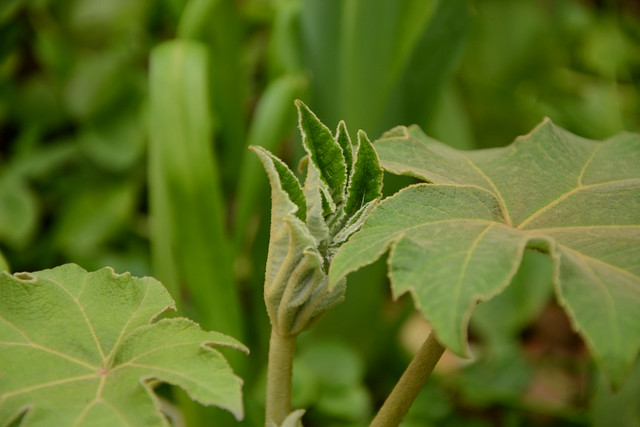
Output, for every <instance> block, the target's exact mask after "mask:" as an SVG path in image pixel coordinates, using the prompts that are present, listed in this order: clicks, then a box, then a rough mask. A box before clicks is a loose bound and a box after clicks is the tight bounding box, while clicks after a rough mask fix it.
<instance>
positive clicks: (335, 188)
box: [296, 101, 347, 203]
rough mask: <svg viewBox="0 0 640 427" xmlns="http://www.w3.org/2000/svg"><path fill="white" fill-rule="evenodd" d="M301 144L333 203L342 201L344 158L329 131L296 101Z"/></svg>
mask: <svg viewBox="0 0 640 427" xmlns="http://www.w3.org/2000/svg"><path fill="white" fill-rule="evenodd" d="M296 106H297V107H298V114H299V117H300V131H301V132H302V144H303V145H304V148H305V150H306V151H307V153H308V154H309V158H310V163H311V164H313V165H314V166H315V167H316V168H317V169H318V171H319V172H320V177H321V180H322V181H323V182H324V183H325V184H326V185H327V187H328V190H329V193H330V194H329V195H330V196H331V199H332V201H333V202H334V203H339V202H340V201H342V198H343V195H344V189H345V185H346V182H347V169H346V164H345V157H344V155H343V153H342V148H341V147H340V144H339V143H338V141H336V140H335V139H334V138H333V135H332V134H331V131H330V130H329V128H327V127H326V126H325V125H324V124H323V123H322V122H321V121H320V120H319V119H318V117H316V115H315V114H313V112H311V110H309V108H308V107H307V106H306V105H304V104H303V103H302V102H300V101H297V102H296Z"/></svg>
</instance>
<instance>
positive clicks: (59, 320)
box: [0, 264, 246, 426]
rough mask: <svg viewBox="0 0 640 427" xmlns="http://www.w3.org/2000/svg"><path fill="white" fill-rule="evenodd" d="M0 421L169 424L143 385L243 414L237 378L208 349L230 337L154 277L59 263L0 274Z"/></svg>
mask: <svg viewBox="0 0 640 427" xmlns="http://www.w3.org/2000/svg"><path fill="white" fill-rule="evenodd" d="M0 301H1V303H0V354H1V355H2V357H0V424H1V425H6V424H8V423H9V422H10V421H11V420H15V419H17V418H19V417H20V416H21V415H23V414H24V416H23V417H22V420H21V425H24V426H31V425H50V426H54V425H56V426H57V425H60V426H62V425H136V426H155V425H168V422H167V420H166V418H165V417H164V416H163V415H162V413H161V412H160V410H159V409H158V404H159V403H158V399H157V398H156V397H155V395H154V394H153V391H152V382H157V381H160V382H166V383H170V384H174V385H178V386H180V387H182V388H183V389H185V390H186V391H187V393H188V394H189V395H190V396H191V397H192V398H193V399H194V400H197V401H198V402H200V403H202V404H204V405H216V406H220V407H222V408H225V409H227V410H229V411H231V412H232V413H233V414H234V415H235V416H236V418H238V419H241V418H242V414H243V409H242V398H241V390H240V388H241V380H240V379H239V378H238V377H236V376H235V375H234V374H233V372H232V370H231V367H230V366H229V365H228V363H227V362H226V360H225V359H224V357H223V356H222V355H221V354H220V353H219V352H218V351H217V350H215V349H214V348H212V346H213V345H217V346H226V347H233V348H236V349H239V350H243V351H246V348H245V347H244V346H243V345H242V344H240V343H239V342H238V341H236V340H235V339H233V338H231V337H228V336H226V335H223V334H220V333H217V332H206V331H204V330H202V329H201V328H200V327H199V326H198V325H197V324H195V323H194V322H192V321H190V320H188V319H184V318H171V319H164V320H160V321H158V322H156V323H150V322H151V321H152V320H153V319H154V318H155V317H156V316H158V315H159V314H160V313H162V312H163V311H165V310H167V309H172V308H174V303H173V300H172V299H171V297H170V296H169V294H168V293H167V291H166V290H165V288H164V287H163V286H162V284H160V282H158V281H157V280H155V279H153V278H149V277H146V278H142V279H141V278H136V277H132V276H131V275H129V274H122V275H118V274H115V273H114V272H113V270H112V269H110V268H104V269H101V270H98V271H95V272H91V273H87V272H86V271H85V270H83V269H82V268H80V267H79V266H77V265H75V264H66V265H63V266H60V267H57V268H54V269H51V270H43V271H39V272H35V273H18V274H16V275H13V276H11V275H9V274H7V273H2V274H1V276H0Z"/></svg>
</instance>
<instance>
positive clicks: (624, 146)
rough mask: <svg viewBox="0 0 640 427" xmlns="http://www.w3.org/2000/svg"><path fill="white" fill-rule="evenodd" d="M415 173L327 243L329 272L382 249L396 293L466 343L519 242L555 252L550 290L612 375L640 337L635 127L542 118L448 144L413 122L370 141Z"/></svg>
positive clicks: (625, 365)
mask: <svg viewBox="0 0 640 427" xmlns="http://www.w3.org/2000/svg"><path fill="white" fill-rule="evenodd" d="M375 148H376V151H377V152H378V155H379V156H380V159H381V161H382V165H383V167H385V168H386V169H387V170H389V171H391V172H394V173H400V174H406V175H411V176H415V177H418V178H421V179H423V180H425V181H428V182H431V183H434V184H417V185H414V186H410V187H408V188H406V189H403V190H401V191H400V192H398V193H397V194H396V195H395V196H393V197H390V198H388V199H386V200H384V201H383V202H381V203H380V204H379V205H378V207H377V208H376V209H375V210H374V211H373V212H372V214H371V215H370V216H369V217H368V219H367V220H366V221H365V224H364V226H363V228H362V230H361V231H360V232H358V233H356V234H355V235H354V236H353V237H352V239H351V240H350V241H349V242H347V243H346V244H345V245H343V246H342V248H341V249H340V250H339V251H338V253H337V254H336V256H335V258H334V260H333V263H332V267H331V271H330V278H331V281H332V283H333V282H337V281H338V280H341V279H342V278H343V277H344V276H345V275H346V274H348V273H349V272H351V271H353V270H355V269H357V268H359V267H360V266H362V265H365V264H368V263H371V262H373V261H374V260H375V259H377V258H378V257H380V256H381V255H382V254H383V253H384V252H386V251H387V250H388V249H389V248H390V249H391V254H390V261H389V268H390V276H391V281H392V289H393V292H394V295H395V296H398V295H400V294H402V293H405V292H410V293H411V294H412V295H413V296H414V299H415V301H416V305H417V306H418V307H419V308H420V309H421V310H422V311H423V312H424V314H425V316H426V317H427V318H429V319H430V321H431V322H432V323H433V325H434V328H435V330H436V331H437V333H438V337H439V339H440V340H441V341H442V342H443V343H444V344H445V345H447V346H448V347H450V348H451V349H452V350H454V351H455V352H457V353H459V354H465V353H466V329H467V324H468V321H469V317H470V316H471V312H472V311H473V307H474V306H475V304H476V302H477V301H478V300H486V299H489V298H491V297H492V296H494V295H496V294H498V293H499V292H501V291H502V290H503V289H504V288H505V287H506V286H507V285H508V284H509V283H510V281H511V279H512V278H513V275H514V274H515V272H516V271H517V269H518V266H519V265H520V261H521V259H522V253H523V251H524V249H525V248H533V249H537V250H540V251H543V252H546V253H548V254H549V255H550V256H551V258H552V260H553V262H554V265H555V267H554V277H553V280H554V283H555V285H556V290H557V296H558V299H559V301H560V302H561V304H563V305H564V306H565V307H566V309H567V312H568V314H569V317H570V318H571V320H572V322H573V324H574V326H575V327H576V329H577V330H578V331H579V332H580V333H581V335H582V336H583V337H584V339H585V340H586V342H587V344H588V346H589V347H590V349H591V351H592V353H593V354H594V356H595V358H596V359H597V360H598V361H599V362H600V364H601V365H602V366H603V367H604V369H605V370H606V371H607V372H608V374H609V375H610V377H611V379H612V380H613V381H614V382H615V383H619V382H620V381H621V380H622V379H623V378H624V376H625V373H626V372H628V370H629V369H630V366H631V363H632V362H633V361H634V360H635V358H636V355H637V353H638V349H639V348H640V317H639V316H638V315H637V310H638V301H640V250H639V248H640V168H639V167H638V165H640V137H639V136H638V135H628V134H627V135H621V136H618V137H615V138H612V139H609V140H607V141H604V142H596V141H589V140H585V139H582V138H579V137H577V136H575V135H572V134H570V133H569V132H567V131H564V130H562V129H561V128H558V127H556V126H554V125H553V124H552V123H551V122H550V121H548V120H547V121H545V122H543V123H542V124H541V125H540V126H539V127H537V128H536V129H535V130H534V131H533V132H532V133H530V134H529V135H527V136H525V137H521V138H519V139H517V140H516V142H514V143H513V144H512V145H510V146H508V147H504V148H496V149H490V150H477V151H470V152H464V151H458V150H455V149H452V148H450V147H447V146H446V145H444V144H441V143H439V142H437V141H435V140H432V139H430V138H428V137H426V136H425V135H424V134H423V133H422V132H421V131H420V130H419V129H418V128H416V127H411V128H396V129H394V130H392V131H391V132H389V133H388V134H386V135H385V136H384V137H383V138H382V139H381V140H379V141H378V142H376V144H375Z"/></svg>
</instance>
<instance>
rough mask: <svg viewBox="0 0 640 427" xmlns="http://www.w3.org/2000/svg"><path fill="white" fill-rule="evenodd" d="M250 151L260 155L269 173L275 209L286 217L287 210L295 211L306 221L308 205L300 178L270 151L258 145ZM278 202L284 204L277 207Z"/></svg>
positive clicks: (253, 146) (251, 147)
mask: <svg viewBox="0 0 640 427" xmlns="http://www.w3.org/2000/svg"><path fill="white" fill-rule="evenodd" d="M249 149H250V150H251V151H253V152H254V153H256V154H257V155H258V158H259V159H260V161H261V162H262V165H263V166H264V169H265V171H266V172H267V175H268V177H269V182H270V183H271V191H272V200H273V201H274V204H273V208H274V209H275V208H277V209H280V210H282V212H281V214H282V215H286V213H288V212H285V211H287V210H289V211H295V215H296V216H297V217H298V218H299V219H300V220H301V221H305V220H306V217H307V203H306V200H305V197H304V193H303V192H302V187H301V186H300V181H298V178H297V177H296V176H295V175H294V173H293V172H292V171H291V169H289V167H288V166H287V165H286V164H285V163H284V162H283V161H282V160H280V159H279V158H278V157H277V156H275V155H274V154H273V153H271V152H270V151H269V150H267V149H265V148H262V147H259V146H256V145H252V146H250V147H249ZM282 197H284V199H282ZM278 200H281V201H282V203H280V205H279V206H276V202H277V201H278ZM287 203H291V205H290V206H289V207H288V208H287V206H286V205H287Z"/></svg>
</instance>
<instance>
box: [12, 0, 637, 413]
mask: <svg viewBox="0 0 640 427" xmlns="http://www.w3.org/2000/svg"><path fill="white" fill-rule="evenodd" d="M169 41H171V42H172V43H174V45H173V47H174V48H175V47H176V46H177V45H176V43H177V44H178V46H179V47H178V48H177V49H183V50H184V51H185V52H190V53H185V54H184V55H182V56H181V55H177V56H176V55H173V56H172V55H171V54H170V52H168V50H169V48H167V50H166V51H165V52H164V54H163V51H162V47H166V46H168V45H167V44H163V43H166V42H169ZM158 46H160V47H159V48H157V47H158ZM152 51H153V52H154V53H153V55H154V56H153V58H154V59H153V60H151V62H152V66H155V67H156V68H154V69H155V70H162V69H168V70H174V71H175V70H181V71H180V72H178V71H175V73H172V72H167V73H165V74H162V73H159V72H158V73H157V74H154V73H152V74H151V78H150V77H149V76H150V73H149V69H150V58H152V54H151V52H152ZM185 58H188V59H189V60H186V59H185ZM153 61H157V63H153ZM176 73H177V74H176ZM180 73H182V74H180ZM203 73H204V74H203ZM176 75H188V76H191V77H190V78H186V79H184V81H183V83H184V82H191V81H195V82H199V83H198V85H194V84H191V85H190V84H184V85H183V86H180V84H179V82H176V79H175V76H176ZM194 76H195V77H194ZM178 80H179V79H178ZM639 89H640V8H639V7H638V3H637V2H635V1H631V0H629V1H613V0H609V1H606V0H605V1H578V0H556V1H552V0H548V1H534V0H509V1H506V0H477V1H471V0H446V1H445V0H442V1H436V0H431V1H429V0H422V1H412V0H406V1H405V0H403V1H393V2H390V1H385V0H366V1H364V0H350V1H339V0H279V1H275V0H244V1H229V0H189V1H186V0H135V1H131V0H110V1H108V2H107V1H103V0H67V1H49V0H5V1H3V2H2V3H1V4H0V256H1V257H3V259H0V264H4V265H6V266H8V267H7V268H9V269H10V270H12V271H23V270H27V271H34V270H38V269H43V268H48V267H52V266H55V265H58V264H61V263H64V262H76V263H79V264H80V265H82V266H83V267H84V268H86V269H88V270H93V269H97V268H99V267H102V266H104V265H111V266H113V267H114V268H115V270H116V271H120V272H122V271H131V272H132V273H134V274H136V275H154V276H156V277H158V278H159V279H160V280H162V281H163V283H164V284H165V285H166V286H167V287H168V288H169V289H170V290H171V292H172V295H173V296H174V298H176V299H177V301H178V303H179V306H180V307H181V310H182V311H183V312H186V313H187V314H188V315H189V316H191V317H192V318H195V319H197V320H199V321H200V322H201V323H202V324H203V326H204V327H205V328H209V329H216V330H220V331H222V332H228V333H230V334H232V335H233V336H234V337H236V338H238V339H240V340H241V341H242V342H243V343H245V344H246V345H247V346H248V347H249V348H250V349H251V352H252V353H251V355H250V356H249V357H247V358H244V357H243V358H238V357H235V358H234V357H233V356H231V360H232V363H233V364H234V368H235V369H236V370H237V371H238V372H239V374H240V375H241V376H242V377H243V378H244V379H245V388H244V392H245V405H246V411H247V416H246V421H245V424H246V425H260V424H261V423H262V419H261V417H262V407H263V405H264V401H263V399H264V397H263V394H264V393H263V387H264V369H265V363H266V348H267V340H268V331H269V328H268V319H267V317H266V313H265V310H264V304H263V302H262V280H263V273H264V262H265V260H266V249H267V241H268V219H269V218H268V217H269V214H268V206H269V192H268V185H267V179H266V177H265V175H264V172H263V171H262V169H261V167H260V165H259V162H258V160H257V159H256V158H254V157H253V155H252V154H251V153H249V152H248V150H247V149H246V147H247V146H248V145H249V144H257V145H262V146H265V147H267V148H269V149H271V150H273V151H274V152H277V153H278V154H279V155H281V156H282V157H284V158H285V159H287V160H288V161H289V163H290V164H291V165H295V164H296V163H297V161H298V159H299V158H300V156H301V152H300V148H299V147H300V145H299V143H298V141H297V138H299V136H298V132H297V131H296V128H295V126H296V122H295V108H294V105H293V100H294V99H296V98H301V99H303V100H304V101H305V102H306V103H307V104H308V105H309V106H310V107H311V108H312V109H313V110H314V111H315V112H316V113H317V114H318V116H319V117H320V118H321V119H322V120H323V121H324V122H325V123H326V124H327V125H328V126H329V127H331V128H335V126H336V125H337V122H338V120H340V119H344V120H345V121H346V123H347V125H348V127H349V129H350V130H351V131H352V132H355V131H356V130H357V129H363V130H365V131H366V132H367V133H368V135H369V137H370V138H372V139H375V138H377V137H378V136H380V134H381V133H382V132H383V131H385V130H387V129H389V128H391V127H393V126H395V125H399V124H405V125H408V124H411V123H418V124H420V125H421V126H422V127H423V128H424V129H425V131H426V132H427V134H429V135H431V136H434V137H436V138H438V139H440V140H442V141H444V142H446V143H449V144H451V145H452V146H455V147H458V148H469V149H471V148H481V147H492V146H500V145H506V144H508V143H510V142H511V141H512V140H513V139H514V138H515V137H516V136H517V135H521V134H525V133H527V132H529V131H530V130H531V129H532V128H533V127H534V126H535V125H536V124H537V123H539V122H540V121H541V120H542V118H543V117H545V116H549V117H551V119H552V120H553V121H554V122H556V123H557V124H558V125H560V126H562V127H564V128H566V129H568V130H570V131H572V132H574V133H577V134H579V135H581V136H584V137H588V138H597V139H602V138H607V137H609V136H611V135H613V134H615V133H618V132H620V131H623V130H627V131H634V132H637V131H640V125H639V123H640V120H639V119H640V92H639ZM178 101H179V102H178ZM189 117H198V118H199V119H198V120H192V121H189V120H188V118H189ZM194 135H195V136H194ZM194 141H195V142H194ZM187 147H191V148H187ZM385 179H386V181H385V193H386V194H391V193H393V192H394V191H395V190H396V189H397V188H399V187H400V186H401V185H404V184H406V183H407V181H401V180H399V179H398V178H395V177H390V176H387V177H386V178H385ZM514 285H515V286H512V287H510V288H509V291H507V292H506V293H505V294H503V295H502V296H500V297H499V298H496V299H495V300H494V301H493V302H491V303H486V304H481V305H480V306H479V309H478V311H477V313H476V315H474V318H473V319H472V327H471V328H472V329H471V337H472V341H473V342H472V344H473V346H474V348H475V352H476V358H475V359H474V360H472V361H467V360H459V359H457V358H455V357H453V356H448V355H447V354H445V358H444V359H443V361H442V362H441V364H440V366H439V368H438V369H437V371H436V374H437V375H436V376H435V377H434V378H433V379H432V380H430V382H429V385H428V386H427V388H426V389H425V390H424V391H423V393H422V394H421V396H420V398H419V401H418V402H417V403H416V404H415V405H414V408H413V409H412V411H411V412H410V414H409V416H408V418H407V420H406V423H405V425H406V426H414V425H415V426H425V425H438V426H442V425H445V426H454V425H465V426H475V425H477V426H492V425H500V426H502V425H504V426H507V425H508V426H511V425H513V426H519V425H545V426H546V425H576V426H581V425H619V426H625V425H628V426H633V425H640V409H639V408H638V406H637V396H638V395H640V366H638V367H637V368H636V369H635V371H634V373H633V375H632V377H631V378H630V379H629V381H628V382H627V383H626V385H625V386H624V387H623V388H622V389H621V390H620V392H619V393H618V394H617V395H615V396H612V394H611V392H610V391H609V390H608V389H607V388H606V387H605V386H604V383H603V382H602V379H601V378H600V375H599V374H598V373H597V371H596V370H595V368H594V366H593V362H592V361H591V359H590V358H589V355H588V354H587V352H586V350H585V347H584V345H583V343H582V342H581V341H580V339H579V338H578V336H577V335H576V334H574V333H573V332H572V331H571V329H570V326H569V324H568V321H567V319H566V318H565V317H564V314H562V310H561V309H559V308H558V306H557V305H556V303H555V302H554V301H553V297H552V290H551V284H550V267H549V265H548V263H547V260H546V259H545V257H543V256H540V255H536V254H531V255H530V256H528V257H527V258H526V259H525V264H524V265H523V267H522V268H521V270H520V272H519V274H518V276H517V278H516V282H515V283H514ZM514 304H516V305H514ZM514 307H518V309H517V310H515V309H514ZM496 325H498V327H496ZM427 328H428V325H425V324H424V322H423V321H422V320H421V319H419V318H417V317H416V316H415V315H414V314H413V310H412V304H411V301H409V299H408V298H406V299H402V300H400V301H398V302H393V301H391V300H390V298H389V292H388V284H387V282H386V278H385V265H384V263H378V264H376V265H374V266H372V267H369V268H367V269H365V270H363V271H361V272H359V273H357V274H355V275H353V276H352V277H350V279H349V286H348V291H347V299H346V301H345V303H343V304H342V305H341V306H339V307H338V308H336V309H334V310H333V312H331V313H330V314H329V315H328V316H327V317H326V318H325V319H324V320H323V321H322V322H321V324H320V325H319V326H318V327H317V328H316V329H315V330H314V331H312V332H309V333H306V334H303V336H302V337H301V340H300V344H299V349H298V358H297V360H296V365H295V369H296V376H295V381H296V383H295V384H294V387H295V388H294V396H295V401H294V406H295V407H307V408H308V412H307V415H306V416H305V423H306V424H305V425H309V426H314V425H315V426H331V425H335V426H344V425H366V423H367V421H368V420H369V417H370V416H371V414H372V409H373V408H374V407H376V406H377V405H379V403H380V402H381V400H382V399H384V396H385V395H386V394H387V393H388V391H389V389H390V388H391V387H392V385H393V383H394V382H395V380H396V379H397V377H398V376H399V375H400V373H401V372H402V370H403V369H404V366H405V365H406V363H407V362H408V360H409V358H410V356H409V354H410V353H411V351H414V349H415V348H416V347H417V345H419V344H420V343H421V342H422V339H423V337H424V336H425V335H426V330H427ZM162 391H163V392H164V393H167V394H171V393H173V392H172V391H171V390H169V389H168V388H167V389H166V390H162ZM174 398H175V402H176V404H177V405H180V406H181V407H182V409H183V410H184V413H185V417H186V419H187V423H188V424H189V425H210V418H208V417H217V420H218V423H220V424H224V423H231V416H227V414H224V413H222V411H218V410H216V409H200V408H197V407H195V406H193V405H190V404H189V402H187V401H186V400H185V398H184V396H180V395H175V396H174Z"/></svg>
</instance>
